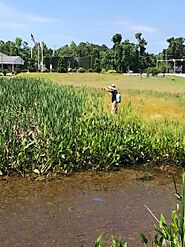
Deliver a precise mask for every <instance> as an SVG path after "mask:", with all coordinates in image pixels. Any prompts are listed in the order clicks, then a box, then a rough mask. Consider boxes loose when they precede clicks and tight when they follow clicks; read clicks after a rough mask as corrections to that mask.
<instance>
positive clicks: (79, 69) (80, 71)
mask: <svg viewBox="0 0 185 247" xmlns="http://www.w3.org/2000/svg"><path fill="white" fill-rule="evenodd" d="M77 72H78V73H84V72H85V69H84V68H82V67H80V68H78V70H77Z"/></svg>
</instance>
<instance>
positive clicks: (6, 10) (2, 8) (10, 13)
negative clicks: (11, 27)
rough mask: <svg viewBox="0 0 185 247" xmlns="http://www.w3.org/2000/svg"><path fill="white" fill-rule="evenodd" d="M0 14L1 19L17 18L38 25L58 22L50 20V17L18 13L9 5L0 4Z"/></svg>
mask: <svg viewBox="0 0 185 247" xmlns="http://www.w3.org/2000/svg"><path fill="white" fill-rule="evenodd" d="M0 13H1V15H0V16H2V17H5V16H7V19H8V17H9V18H12V17H19V18H20V19H23V18H24V21H25V20H27V21H28V20H29V21H35V22H40V23H53V22H58V21H59V20H57V19H55V18H51V17H46V16H37V15H34V14H30V13H24V12H22V11H19V10H17V9H15V8H12V7H10V6H9V5H7V4H5V3H3V2H0Z"/></svg>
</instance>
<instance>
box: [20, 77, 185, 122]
mask: <svg viewBox="0 0 185 247" xmlns="http://www.w3.org/2000/svg"><path fill="white" fill-rule="evenodd" d="M19 76H26V77H39V78H43V79H45V80H49V81H53V82H55V83H59V84H64V85H73V86H77V87H85V88H87V89H96V90H98V91H101V89H102V88H103V87H106V86H108V85H110V84H112V83H114V84H116V87H117V88H118V89H119V90H120V92H121V94H122V97H123V100H122V103H121V105H120V107H119V108H120V109H121V108H122V107H124V106H125V105H126V104H130V105H131V106H132V109H133V111H135V112H136V113H137V114H139V115H140V116H142V117H145V118H146V119H148V120H157V121H161V120H162V121H163V120H164V119H169V120H180V121H184V120H185V78H180V77H172V76H166V77H162V76H158V77H146V76H143V77H141V76H135V75H125V74H96V73H82V74H81V73H67V74H60V73H44V74H42V73H26V74H20V75H19ZM102 94H103V95H104V96H105V97H104V98H105V100H104V102H105V109H106V110H107V111H109V110H110V95H109V93H106V92H103V91H102Z"/></svg>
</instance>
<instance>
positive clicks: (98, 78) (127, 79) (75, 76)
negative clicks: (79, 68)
mask: <svg viewBox="0 0 185 247" xmlns="http://www.w3.org/2000/svg"><path fill="white" fill-rule="evenodd" d="M20 76H27V77H35V78H38V77H40V78H44V79H46V80H52V81H54V82H56V83H59V84H65V85H74V86H83V87H87V88H96V89H100V88H102V87H105V86H107V85H110V84H112V83H115V84H116V86H117V87H118V88H119V89H120V91H122V92H123V91H127V90H141V91H142V90H152V91H157V92H168V93H179V92H180V93H185V78H179V77H149V78H147V77H143V78H141V77H140V76H134V75H124V74H96V73H67V74H65V73H64V74H60V73H44V74H41V73H28V74H21V75H20Z"/></svg>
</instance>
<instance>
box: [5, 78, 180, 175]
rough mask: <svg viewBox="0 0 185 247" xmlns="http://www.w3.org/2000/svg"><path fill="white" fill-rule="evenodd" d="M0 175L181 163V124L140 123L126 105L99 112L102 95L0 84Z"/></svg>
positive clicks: (37, 83)
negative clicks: (156, 163) (114, 109)
mask: <svg viewBox="0 0 185 247" xmlns="http://www.w3.org/2000/svg"><path fill="white" fill-rule="evenodd" d="M0 114H1V118H0V171H1V173H3V174H8V173H10V172H12V171H16V172H19V173H21V174H22V175H23V176H24V175H25V174H34V173H35V174H37V175H43V174H48V173H49V172H52V173H57V172H65V173H68V172H72V171H76V170H81V169H92V170H109V169H116V168H119V167H121V166H122V165H127V166H133V165H142V164H148V163H153V162H156V161H163V160H169V161H170V162H173V163H175V164H178V165H184V164H185V135H184V134H185V129H184V126H183V124H182V123H179V122H172V121H165V122H164V123H156V122H155V123H154V122H151V123H150V122H149V121H147V122H145V121H144V120H143V119H141V118H140V117H139V116H137V115H136V114H135V113H134V112H133V111H132V107H131V104H127V105H125V106H124V107H123V108H122V109H119V113H118V114H117V115H111V114H108V113H106V112H105V111H104V110H103V100H102V95H101V93H98V92H97V91H88V90H85V89H82V88H74V87H72V86H59V85H55V84H52V83H49V82H45V81H43V80H41V79H31V78H30V79H28V78H12V79H9V78H1V79H0Z"/></svg>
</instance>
